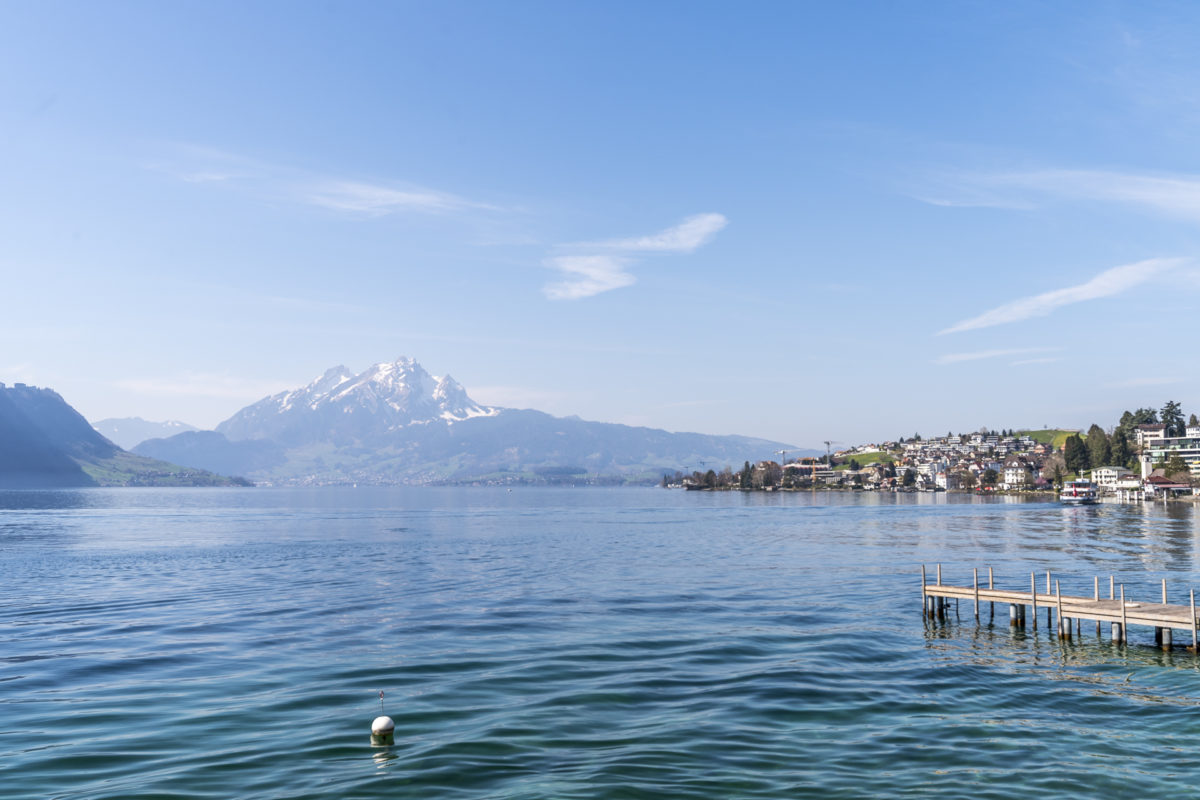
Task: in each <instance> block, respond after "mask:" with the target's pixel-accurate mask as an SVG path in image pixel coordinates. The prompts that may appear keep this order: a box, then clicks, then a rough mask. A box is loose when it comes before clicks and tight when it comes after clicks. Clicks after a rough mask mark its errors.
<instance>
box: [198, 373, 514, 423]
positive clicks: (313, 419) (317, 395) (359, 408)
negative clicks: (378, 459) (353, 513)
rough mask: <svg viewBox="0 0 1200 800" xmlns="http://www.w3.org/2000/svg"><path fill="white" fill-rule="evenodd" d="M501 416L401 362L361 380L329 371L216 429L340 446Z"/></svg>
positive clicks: (455, 386) (446, 381) (447, 381)
mask: <svg viewBox="0 0 1200 800" xmlns="http://www.w3.org/2000/svg"><path fill="white" fill-rule="evenodd" d="M499 411H500V409H498V408H493V407H490V406H482V405H480V404H478V403H476V402H475V401H474V400H472V399H471V398H470V396H468V395H467V392H466V390H465V389H463V387H462V386H461V385H460V384H459V383H458V382H457V381H455V380H454V379H453V378H451V377H450V376H449V375H447V376H445V377H443V378H437V377H434V376H432V375H430V374H429V373H428V372H426V370H425V368H424V367H422V366H421V365H420V364H418V363H417V362H416V360H414V359H411V358H405V357H401V358H398V359H396V360H395V361H392V362H383V363H379V364H375V365H373V366H372V367H370V368H368V369H367V370H365V371H363V372H362V373H360V374H358V375H355V374H353V373H352V372H350V370H348V369H346V367H344V366H337V367H333V368H332V369H329V370H327V371H326V372H325V373H324V374H323V375H321V376H320V377H318V378H317V379H316V380H314V381H312V382H311V383H309V384H308V385H307V386H304V387H302V388H300V389H294V390H292V391H287V392H280V393H279V394H276V395H273V396H271V397H267V398H264V399H263V400H260V401H259V402H257V403H255V404H253V405H251V406H247V407H246V408H244V409H242V410H241V411H239V412H238V413H237V414H235V415H234V416H232V417H230V418H229V419H228V420H226V421H225V422H222V423H221V424H220V425H218V426H217V430H218V431H219V432H220V433H223V434H224V435H225V436H226V437H227V438H229V439H231V440H238V439H273V440H275V441H278V442H281V443H284V444H287V445H297V444H303V443H311V442H313V441H317V440H319V439H323V438H327V439H329V440H330V441H333V442H335V443H338V444H345V443H346V442H348V441H352V440H361V441H365V440H369V439H371V438H372V437H377V436H380V435H382V434H385V433H387V432H394V431H398V430H400V429H403V428H405V427H407V426H410V425H424V424H429V423H431V422H434V421H437V420H442V421H445V422H446V423H448V424H453V423H454V422H459V421H462V420H466V419H471V418H473V417H483V416H493V415H495V414H497V413H499Z"/></svg>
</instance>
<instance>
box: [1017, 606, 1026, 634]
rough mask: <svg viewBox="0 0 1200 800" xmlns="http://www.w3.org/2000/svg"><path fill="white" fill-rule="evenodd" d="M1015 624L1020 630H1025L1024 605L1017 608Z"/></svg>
mask: <svg viewBox="0 0 1200 800" xmlns="http://www.w3.org/2000/svg"><path fill="white" fill-rule="evenodd" d="M1017 624H1018V625H1020V626H1021V630H1024V629H1025V604H1024V603H1022V604H1021V605H1019V606H1017Z"/></svg>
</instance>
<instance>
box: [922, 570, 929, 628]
mask: <svg viewBox="0 0 1200 800" xmlns="http://www.w3.org/2000/svg"><path fill="white" fill-rule="evenodd" d="M921 614H922V616H928V615H929V595H928V594H926V593H925V565H924V564H922V565H921Z"/></svg>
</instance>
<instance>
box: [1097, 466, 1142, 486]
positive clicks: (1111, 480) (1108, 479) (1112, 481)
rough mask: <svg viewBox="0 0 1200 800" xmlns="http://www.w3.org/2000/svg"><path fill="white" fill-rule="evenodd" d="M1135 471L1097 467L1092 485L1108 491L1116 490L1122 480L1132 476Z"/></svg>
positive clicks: (1122, 468)
mask: <svg viewBox="0 0 1200 800" xmlns="http://www.w3.org/2000/svg"><path fill="white" fill-rule="evenodd" d="M1132 474H1133V471H1132V470H1128V469H1125V468H1124V467H1096V468H1095V469H1094V470H1092V483H1094V484H1096V485H1097V486H1103V487H1105V488H1108V489H1113V488H1116V486H1117V484H1118V483H1120V481H1121V479H1122V478H1124V477H1126V476H1128V475H1132Z"/></svg>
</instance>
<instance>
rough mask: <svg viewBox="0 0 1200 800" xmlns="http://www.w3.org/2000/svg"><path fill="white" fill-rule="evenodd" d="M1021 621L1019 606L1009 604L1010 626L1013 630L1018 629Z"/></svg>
mask: <svg viewBox="0 0 1200 800" xmlns="http://www.w3.org/2000/svg"><path fill="white" fill-rule="evenodd" d="M1019 619H1020V616H1019V613H1018V611H1017V604H1016V603H1009V604H1008V624H1009V626H1010V627H1013V628H1015V627H1017V625H1018V624H1019Z"/></svg>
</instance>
